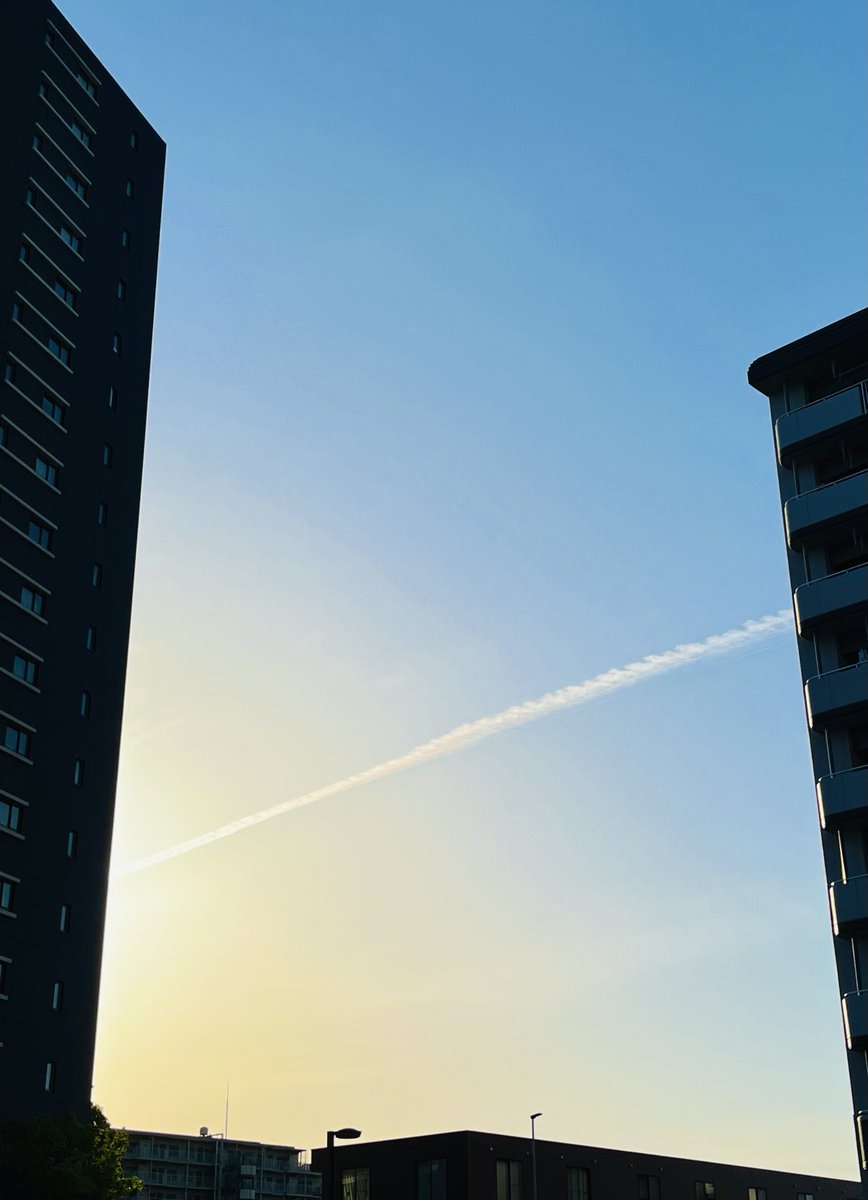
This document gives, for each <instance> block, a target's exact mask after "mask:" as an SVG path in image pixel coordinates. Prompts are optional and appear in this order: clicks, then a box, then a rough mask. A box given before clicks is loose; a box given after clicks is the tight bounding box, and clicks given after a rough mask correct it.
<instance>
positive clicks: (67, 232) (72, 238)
mask: <svg viewBox="0 0 868 1200" xmlns="http://www.w3.org/2000/svg"><path fill="white" fill-rule="evenodd" d="M60 239H61V241H63V242H66V244H67V246H69V248H70V249H71V250H74V251H75V252H76V254H78V253H79V252H80V250H81V238H80V237H79V236H78V234H77V233H73V232H72V230H71V229H67V227H66V226H65V225H61V227H60Z"/></svg>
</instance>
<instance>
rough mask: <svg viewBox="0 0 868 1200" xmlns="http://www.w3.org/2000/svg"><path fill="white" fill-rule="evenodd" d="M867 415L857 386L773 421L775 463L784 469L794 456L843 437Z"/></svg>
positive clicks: (861, 394) (863, 398) (860, 391)
mask: <svg viewBox="0 0 868 1200" xmlns="http://www.w3.org/2000/svg"><path fill="white" fill-rule="evenodd" d="M866 412H868V409H866V407H865V397H864V395H863V393H862V388H861V387H860V386H859V385H858V384H857V385H856V387H851V388H847V390H846V391H844V392H836V393H835V395H834V396H826V397H825V398H824V399H823V400H818V401H817V402H816V404H808V405H806V406H805V407H804V408H797V409H795V411H794V412H788V413H784V414H783V416H780V417H778V419H777V421H775V444H776V446H777V448H778V462H779V463H780V464H781V466H782V467H785V466H787V464H788V463H789V461H790V459H791V458H792V457H793V455H794V454H797V453H798V452H799V451H800V450H804V449H805V447H807V446H809V445H810V444H811V443H812V442H819V441H822V440H823V438H825V437H831V436H835V435H837V434H840V433H843V432H844V431H845V430H846V429H848V428H849V427H850V426H851V425H855V424H858V422H859V421H861V420H862V419H863V417H864V416H865V414H866Z"/></svg>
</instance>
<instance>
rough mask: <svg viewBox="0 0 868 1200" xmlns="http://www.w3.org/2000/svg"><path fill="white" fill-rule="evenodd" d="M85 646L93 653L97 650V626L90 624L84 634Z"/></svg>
mask: <svg viewBox="0 0 868 1200" xmlns="http://www.w3.org/2000/svg"><path fill="white" fill-rule="evenodd" d="M84 646H85V649H86V650H88V651H89V652H90V653H91V654H93V653H94V652H95V650H96V626H95V625H88V627H87V633H86V634H85V635H84Z"/></svg>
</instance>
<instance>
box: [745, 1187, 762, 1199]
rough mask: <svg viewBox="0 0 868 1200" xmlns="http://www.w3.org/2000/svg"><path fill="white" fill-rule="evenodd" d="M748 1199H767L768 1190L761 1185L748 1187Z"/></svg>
mask: <svg viewBox="0 0 868 1200" xmlns="http://www.w3.org/2000/svg"><path fill="white" fill-rule="evenodd" d="M747 1200H766V1190H765V1188H761V1187H753V1188H748V1189H747Z"/></svg>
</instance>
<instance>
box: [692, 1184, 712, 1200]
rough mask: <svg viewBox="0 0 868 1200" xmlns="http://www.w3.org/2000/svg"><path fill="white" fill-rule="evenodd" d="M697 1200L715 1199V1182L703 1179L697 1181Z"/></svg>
mask: <svg viewBox="0 0 868 1200" xmlns="http://www.w3.org/2000/svg"><path fill="white" fill-rule="evenodd" d="M695 1187H696V1200H714V1184H713V1183H704V1182H703V1181H702V1180H700V1179H697V1181H696V1185H695Z"/></svg>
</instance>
